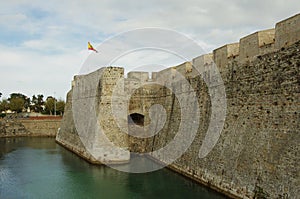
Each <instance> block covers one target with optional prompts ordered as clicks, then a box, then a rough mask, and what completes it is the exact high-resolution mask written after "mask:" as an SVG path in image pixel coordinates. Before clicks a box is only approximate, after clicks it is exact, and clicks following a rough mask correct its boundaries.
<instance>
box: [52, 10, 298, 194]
mask: <svg viewBox="0 0 300 199" xmlns="http://www.w3.org/2000/svg"><path fill="white" fill-rule="evenodd" d="M298 19H299V15H296V16H294V17H293V18H290V19H288V20H287V22H288V24H291V23H292V22H293V23H294V22H295V23H297V22H298ZM280 23H282V24H285V23H286V22H284V21H283V22H280ZM288 27H289V28H285V29H283V28H282V27H279V26H278V25H277V26H276V29H275V35H277V36H275V38H276V39H275V43H274V44H273V43H272V41H273V40H272V37H273V35H274V32H273V30H268V31H266V32H262V33H261V32H258V33H255V34H254V35H250V36H246V37H245V38H244V39H242V40H241V41H240V42H241V43H244V44H241V43H240V44H233V45H225V46H223V47H221V48H219V49H216V50H215V51H214V53H213V56H212V55H210V54H208V55H202V56H200V57H197V58H195V59H194V60H192V62H187V63H184V64H181V65H179V66H177V67H171V68H168V69H165V70H163V71H160V72H156V73H153V74H152V79H148V74H146V73H132V74H131V75H129V76H128V78H127V79H124V78H123V70H122V69H120V68H117V67H108V68H103V69H100V70H101V71H102V72H99V73H98V72H94V73H93V74H89V75H86V76H82V77H80V78H81V80H80V78H79V79H78V78H75V81H74V85H76V84H81V83H82V82H84V81H86V80H88V79H89V78H90V77H91V76H93V75H96V76H97V74H98V75H101V78H99V81H96V82H95V85H96V86H95V85H90V86H93V88H94V89H95V90H97V92H96V93H97V95H95V96H94V95H90V92H87V91H90V89H88V88H89V86H87V87H85V86H86V84H83V85H81V86H82V88H83V90H82V91H81V92H80V93H81V94H82V95H79V96H82V98H84V97H88V98H91V99H92V100H96V101H97V103H96V104H97V107H98V109H97V110H98V112H97V114H99V115H98V116H99V117H97V118H98V121H99V122H100V126H101V127H103V128H104V129H106V133H107V137H109V139H110V140H112V141H113V142H114V143H115V144H116V145H118V146H122V147H123V148H125V149H126V148H127V149H129V150H130V151H131V152H137V153H146V152H155V151H156V150H159V149H161V148H163V147H165V146H167V145H168V144H169V143H171V141H172V140H174V139H175V137H176V136H177V132H178V131H179V129H180V128H182V127H181V124H188V125H186V126H185V127H184V128H183V130H184V132H186V137H185V138H182V139H181V140H180V141H181V142H182V143H184V142H186V140H187V139H188V136H189V132H190V131H192V130H193V124H192V123H191V119H193V118H197V117H195V116H196V115H197V112H196V111H195V110H196V108H197V106H198V108H199V112H200V115H201V117H200V118H199V121H198V122H199V124H200V125H199V127H198V130H197V134H196V137H195V138H194V141H193V143H192V144H191V146H190V147H189V148H188V150H187V151H186V152H185V153H184V154H183V155H182V156H181V157H180V158H179V159H177V160H176V161H175V162H174V163H172V164H171V165H169V167H170V168H171V169H173V170H176V171H177V172H180V173H182V174H184V175H186V176H189V177H190V178H192V179H194V180H197V181H199V182H201V183H204V184H206V185H208V186H211V187H212V188H215V189H218V190H219V191H222V192H224V193H226V194H227V195H230V196H232V197H240V198H253V197H256V198H259V197H267V198H268V197H269V198H297V197H298V196H299V195H300V190H299V187H300V176H299V175H300V167H299V162H300V156H299V143H300V112H299V110H300V76H299V74H300V34H299V33H300V31H299V28H298V27H295V28H294V29H293V28H292V26H288ZM291 29H292V30H291ZM284 30H286V31H291V32H292V36H288V37H284ZM282 31H283V32H282ZM280 35H281V36H280ZM287 35H289V34H287ZM283 37H284V38H283ZM253 39H254V40H255V42H254V43H253V42H252V41H253ZM281 39H283V40H284V48H278V47H277V48H274V46H282V45H283V44H281V41H280V40H281ZM247 42H250V43H248V44H249V45H248V47H245V48H243V46H245V43H247ZM264 42H265V44H264ZM255 45H256V46H255ZM246 46H247V45H246ZM266 46H267V47H266ZM241 47H242V48H243V51H244V52H243V53H244V54H242V56H244V58H247V56H251V57H248V58H249V59H248V60H244V58H243V59H241V58H240V57H239V54H240V52H239V49H241ZM264 47H266V49H262V48H264ZM247 48H249V50H251V52H249V53H247ZM253 56H254V57H253ZM210 58H212V60H214V61H215V63H216V65H217V66H218V69H219V71H220V73H221V77H222V79H223V82H224V85H225V90H226V98H227V102H226V103H227V112H226V120H225V125H224V128H223V129H222V132H221V135H220V137H219V139H218V141H217V144H216V145H215V147H214V148H213V150H212V151H210V153H208V155H207V156H205V157H204V158H199V149H200V147H201V146H202V144H203V143H204V138H205V136H206V133H207V130H208V129H209V122H210V120H211V119H213V118H216V115H217V114H218V113H217V114H216V113H215V112H213V111H212V110H213V108H217V109H218V108H220V110H221V108H222V106H223V105H224V104H221V103H219V104H218V103H216V104H213V102H212V97H214V96H216V95H218V92H217V91H218V89H219V87H220V85H221V84H222V81H220V80H219V79H218V78H217V75H218V72H217V71H215V70H213V68H214V67H213V66H215V65H214V63H213V62H210V61H209V59H210ZM191 63H193V65H191ZM191 74H192V75H191ZM180 77H181V78H180ZM182 77H184V78H182ZM187 82H188V84H187ZM207 83H211V85H212V86H211V85H210V87H208V86H207ZM73 89H74V88H73ZM209 89H210V90H209ZM114 91H116V92H114ZM193 93H196V97H197V100H196V101H197V103H196V102H195V101H193V100H191V99H192V96H193ZM77 97H78V96H77ZM114 97H115V98H114ZM70 98H72V92H70V93H69V94H68V101H67V106H66V111H65V115H64V119H63V122H62V127H61V130H60V133H59V134H58V136H57V140H58V141H59V142H61V143H65V144H64V145H67V146H68V147H69V148H70V149H72V147H73V148H75V149H72V150H74V151H76V150H77V151H81V152H80V153H79V154H81V155H82V154H84V153H87V150H86V149H85V148H84V146H83V145H82V143H80V139H79V138H78V132H76V128H74V127H75V124H74V121H73V114H74V113H72V106H74V105H72V100H70ZM73 102H74V101H73ZM183 102H185V103H183ZM113 104H117V105H118V109H117V112H118V111H119V112H118V113H119V114H120V115H121V118H122V120H121V121H116V117H115V116H114V114H113V113H112V111H111V110H112V107H113ZM153 105H159V106H161V107H163V108H164V110H165V112H166V116H165V118H164V115H155V114H156V113H155V112H154V113H150V112H151V111H150V110H151V107H153ZM212 105H214V107H212ZM87 108H88V106H87ZM121 110H125V111H121ZM183 113H184V114H183ZM220 113H221V112H220ZM134 114H136V115H135V116H138V117H134V116H133V115H134ZM151 114H154V115H155V116H154V117H152V118H155V119H156V120H151ZM129 116H130V117H131V116H132V117H133V118H135V119H134V120H136V122H137V123H139V124H143V125H141V126H140V128H139V127H138V126H134V125H133V123H132V122H129V121H130V117H129ZM87 118H88V115H87ZM128 118H129V120H128ZM138 118H140V119H138ZM141 118H143V119H141ZM88 119H89V118H88ZM88 119H86V120H85V119H83V120H84V121H85V122H88ZM160 121H164V125H163V126H162V127H161V128H157V129H155V128H154V130H157V131H158V133H157V134H156V135H154V136H151V137H136V136H133V135H129V136H128V135H127V134H126V133H125V132H128V131H129V133H130V131H133V133H135V134H138V135H143V136H144V135H147V134H150V133H151V131H152V130H153V129H152V127H151V124H155V125H156V124H157V126H159V125H158V124H159V122H160ZM193 122H195V121H193ZM155 125H154V126H155ZM181 130H182V129H181ZM124 131H125V132H124ZM97 133H98V132H96V131H92V132H91V131H89V132H88V133H87V135H86V136H87V137H89V136H91V138H94V137H95V135H97ZM103 138H104V137H103V136H102V137H101V136H100V137H96V140H98V141H97V143H98V145H99V146H100V147H101V145H102V144H103V143H102V142H101V139H103ZM66 143H67V144H66ZM178 150H180V149H179V148H176V147H174V148H171V150H170V151H169V154H160V155H156V156H155V158H156V159H158V160H159V161H161V162H167V161H168V155H171V154H172V153H176V152H177V151H178ZM100 153H105V150H103V151H101V152H100ZM87 154H88V153H87ZM87 154H85V155H83V156H85V157H86V158H88V159H90V160H91V161H93V159H92V157H89V156H88V155H87ZM152 154H154V153H152Z"/></svg>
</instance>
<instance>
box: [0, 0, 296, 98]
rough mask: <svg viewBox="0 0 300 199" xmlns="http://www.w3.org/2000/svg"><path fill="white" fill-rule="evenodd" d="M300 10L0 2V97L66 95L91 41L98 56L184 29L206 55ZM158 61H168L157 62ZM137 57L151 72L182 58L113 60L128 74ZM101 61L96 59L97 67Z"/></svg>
mask: <svg viewBox="0 0 300 199" xmlns="http://www.w3.org/2000/svg"><path fill="white" fill-rule="evenodd" d="M299 12H300V4H299V2H298V0H285V1H282V0H264V1H261V0H259V1H258V0H252V1H246V0H227V1H224V0H184V1H183V0H147V1H142V0H126V1H121V0H64V1H62V0H49V1H42V0H9V1H1V2H0V71H1V73H0V74H1V75H0V92H1V93H3V96H2V99H3V98H7V97H9V94H10V93H13V92H20V93H23V94H25V95H27V96H29V97H31V96H32V95H34V94H44V96H45V97H46V96H50V95H52V96H55V97H56V98H60V99H65V97H66V93H67V92H68V91H69V90H70V88H71V81H72V79H73V76H74V75H77V74H81V71H82V67H83V66H85V65H84V64H87V63H88V62H86V60H87V59H89V58H90V57H93V56H95V53H94V52H92V51H88V50H87V42H88V41H90V42H91V43H92V44H93V46H94V47H95V48H96V49H98V48H99V49H101V51H100V52H99V53H98V55H97V56H102V57H101V59H103V58H105V56H106V55H107V52H108V51H109V49H107V48H104V47H105V45H103V44H109V43H107V41H113V42H112V43H111V44H114V46H116V47H120V46H130V49H134V45H135V44H136V43H138V42H137V41H139V42H145V40H147V38H148V37H146V36H145V34H143V36H141V35H139V36H138V37H136V38H134V39H133V38H129V37H123V38H122V39H119V40H114V38H116V37H117V36H118V35H120V34H121V35H122V34H124V33H126V32H128V31H132V30H140V29H143V28H150V27H152V28H153V27H155V28H157V29H165V30H168V31H174V32H176V33H180V34H181V35H185V36H186V37H188V38H189V39H191V40H193V41H194V42H196V43H197V44H198V45H199V46H201V48H202V49H203V52H204V53H205V52H206V53H209V52H211V51H212V50H213V49H215V48H218V47H220V46H223V45H225V44H227V43H234V42H238V41H239V39H240V38H241V37H244V36H246V35H248V34H251V33H253V32H256V31H258V30H264V29H269V28H274V27H275V24H276V23H277V22H279V21H281V20H284V19H286V18H288V17H290V16H293V15H295V14H297V13H299ZM131 36H132V35H131ZM174 43H176V42H174ZM101 45H102V46H101ZM174 46H176V45H174ZM174 46H173V47H174ZM185 49H186V51H188V50H187V49H188V48H185ZM104 51H105V52H104ZM203 52H201V53H200V51H199V55H201V54H204V53H203ZM149 55H151V56H149ZM191 55H192V56H194V55H195V56H196V54H195V53H192V54H191ZM163 59H164V60H168V61H169V62H163V63H160V60H163ZM137 60H139V61H140V63H136V64H137V66H141V64H142V62H141V60H142V61H145V65H144V68H145V67H148V70H149V71H151V70H153V71H155V70H157V69H158V68H159V67H153V68H151V64H152V66H154V65H160V64H162V65H164V67H167V65H168V64H180V61H182V60H180V59H177V58H174V56H173V58H172V56H170V53H166V52H164V51H153V49H150V50H144V52H142V53H140V52H136V53H133V54H130V53H129V54H128V56H126V57H125V58H124V56H123V57H120V58H119V59H118V60H117V62H115V63H116V64H117V65H118V66H122V67H124V68H125V71H126V72H129V71H131V70H133V69H134V70H135V69H139V68H143V67H134V66H133V65H134V63H135V61H137ZM102 64H103V63H96V65H97V66H94V68H95V67H99V68H100V67H102V66H103V65H102Z"/></svg>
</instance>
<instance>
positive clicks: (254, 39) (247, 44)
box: [239, 29, 275, 62]
mask: <svg viewBox="0 0 300 199" xmlns="http://www.w3.org/2000/svg"><path fill="white" fill-rule="evenodd" d="M274 41H275V29H269V30H263V31H258V32H255V33H253V34H250V35H247V36H246V37H243V38H241V39H240V46H239V61H240V62H245V61H248V60H253V59H255V58H256V56H258V55H262V54H266V53H269V52H272V51H273V50H274V49H273V47H274V45H273V44H274Z"/></svg>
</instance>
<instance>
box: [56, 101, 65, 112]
mask: <svg viewBox="0 0 300 199" xmlns="http://www.w3.org/2000/svg"><path fill="white" fill-rule="evenodd" d="M65 105H66V103H65V102H64V101H63V100H58V102H57V103H56V113H57V114H58V115H62V114H64V110H65Z"/></svg>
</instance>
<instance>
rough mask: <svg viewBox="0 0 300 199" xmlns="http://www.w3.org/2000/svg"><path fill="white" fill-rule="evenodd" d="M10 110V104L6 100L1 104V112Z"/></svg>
mask: <svg viewBox="0 0 300 199" xmlns="http://www.w3.org/2000/svg"><path fill="white" fill-rule="evenodd" d="M8 109H9V103H8V101H7V100H6V99H4V100H2V101H1V102H0V112H2V111H7V110H8Z"/></svg>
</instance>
